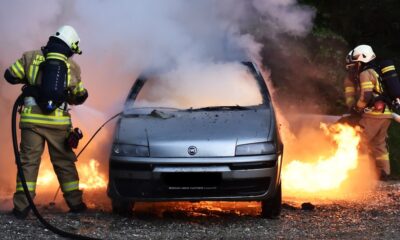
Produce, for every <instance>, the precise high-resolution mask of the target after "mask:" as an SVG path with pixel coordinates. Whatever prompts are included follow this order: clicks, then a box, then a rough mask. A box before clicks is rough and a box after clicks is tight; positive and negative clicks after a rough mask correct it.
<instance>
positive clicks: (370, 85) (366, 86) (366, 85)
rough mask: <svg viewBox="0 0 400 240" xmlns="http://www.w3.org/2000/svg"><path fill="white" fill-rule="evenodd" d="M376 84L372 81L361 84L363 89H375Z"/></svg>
mask: <svg viewBox="0 0 400 240" xmlns="http://www.w3.org/2000/svg"><path fill="white" fill-rule="evenodd" d="M374 87H375V86H374V84H372V83H368V84H364V85H361V89H373V88H374Z"/></svg>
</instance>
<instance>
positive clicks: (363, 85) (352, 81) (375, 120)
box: [344, 45, 392, 180]
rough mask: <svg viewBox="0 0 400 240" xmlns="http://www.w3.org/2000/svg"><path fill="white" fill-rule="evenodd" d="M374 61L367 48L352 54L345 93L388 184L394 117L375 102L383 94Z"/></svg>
mask: <svg viewBox="0 0 400 240" xmlns="http://www.w3.org/2000/svg"><path fill="white" fill-rule="evenodd" d="M375 58H376V56H375V53H374V52H373V50H372V48H371V47H370V46H368V45H360V46H357V47H356V48H354V49H353V50H352V51H350V53H349V54H348V55H347V58H346V68H347V70H348V75H347V77H346V78H345V80H344V87H345V91H344V92H345V97H346V105H347V106H348V108H349V110H350V111H351V112H352V113H354V114H356V115H360V117H361V119H360V121H359V125H360V126H361V127H362V128H363V136H364V138H365V141H366V142H367V143H368V146H369V149H370V155H371V156H372V157H373V158H374V159H375V161H376V166H377V168H378V171H379V174H380V179H381V180H385V179H387V177H388V176H389V175H390V162H389V153H388V149H387V145H386V138H387V130H388V128H389V126H390V124H391V119H392V115H391V111H390V110H389V108H388V107H387V106H385V104H384V103H383V102H382V101H374V99H377V97H378V96H379V95H380V94H382V92H383V90H382V86H381V84H380V81H379V75H378V73H377V72H376V71H375V70H374V64H375Z"/></svg>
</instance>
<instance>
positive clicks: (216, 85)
mask: <svg viewBox="0 0 400 240" xmlns="http://www.w3.org/2000/svg"><path fill="white" fill-rule="evenodd" d="M263 99H264V98H263V94H262V92H261V88H260V86H259V84H258V82H257V80H256V78H255V77H254V75H253V74H252V73H251V72H250V70H249V68H248V67H247V66H244V65H242V64H240V63H237V64H236V63H235V64H232V63H231V64H215V65H213V66H207V67H203V68H202V67H192V68H189V69H184V70H182V69H178V70H176V71H171V72H168V73H166V74H162V76H151V77H147V78H146V81H145V84H144V86H143V87H142V89H141V90H140V91H139V93H138V95H137V97H136V99H135V100H134V99H128V102H127V109H131V110H132V109H137V108H169V109H179V110H185V109H187V110H199V109H204V110H212V109H218V108H221V109H235V110H243V109H246V107H250V106H259V105H261V104H263V103H264V102H263V101H264V100H263ZM129 100H131V101H129ZM133 100H134V101H133Z"/></svg>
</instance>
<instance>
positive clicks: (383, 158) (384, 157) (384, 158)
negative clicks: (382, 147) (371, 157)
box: [376, 153, 389, 161]
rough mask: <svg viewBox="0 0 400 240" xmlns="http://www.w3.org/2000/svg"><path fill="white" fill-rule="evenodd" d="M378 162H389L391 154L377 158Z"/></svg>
mask: <svg viewBox="0 0 400 240" xmlns="http://www.w3.org/2000/svg"><path fill="white" fill-rule="evenodd" d="M376 159H377V160H382V161H389V153H384V154H382V155H380V156H378V157H376Z"/></svg>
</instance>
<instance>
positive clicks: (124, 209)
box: [111, 199, 135, 216]
mask: <svg viewBox="0 0 400 240" xmlns="http://www.w3.org/2000/svg"><path fill="white" fill-rule="evenodd" d="M111 204H112V211H113V213H116V214H119V215H121V216H131V215H132V213H133V207H134V205H135V202H133V201H123V200H116V199H112V201H111Z"/></svg>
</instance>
